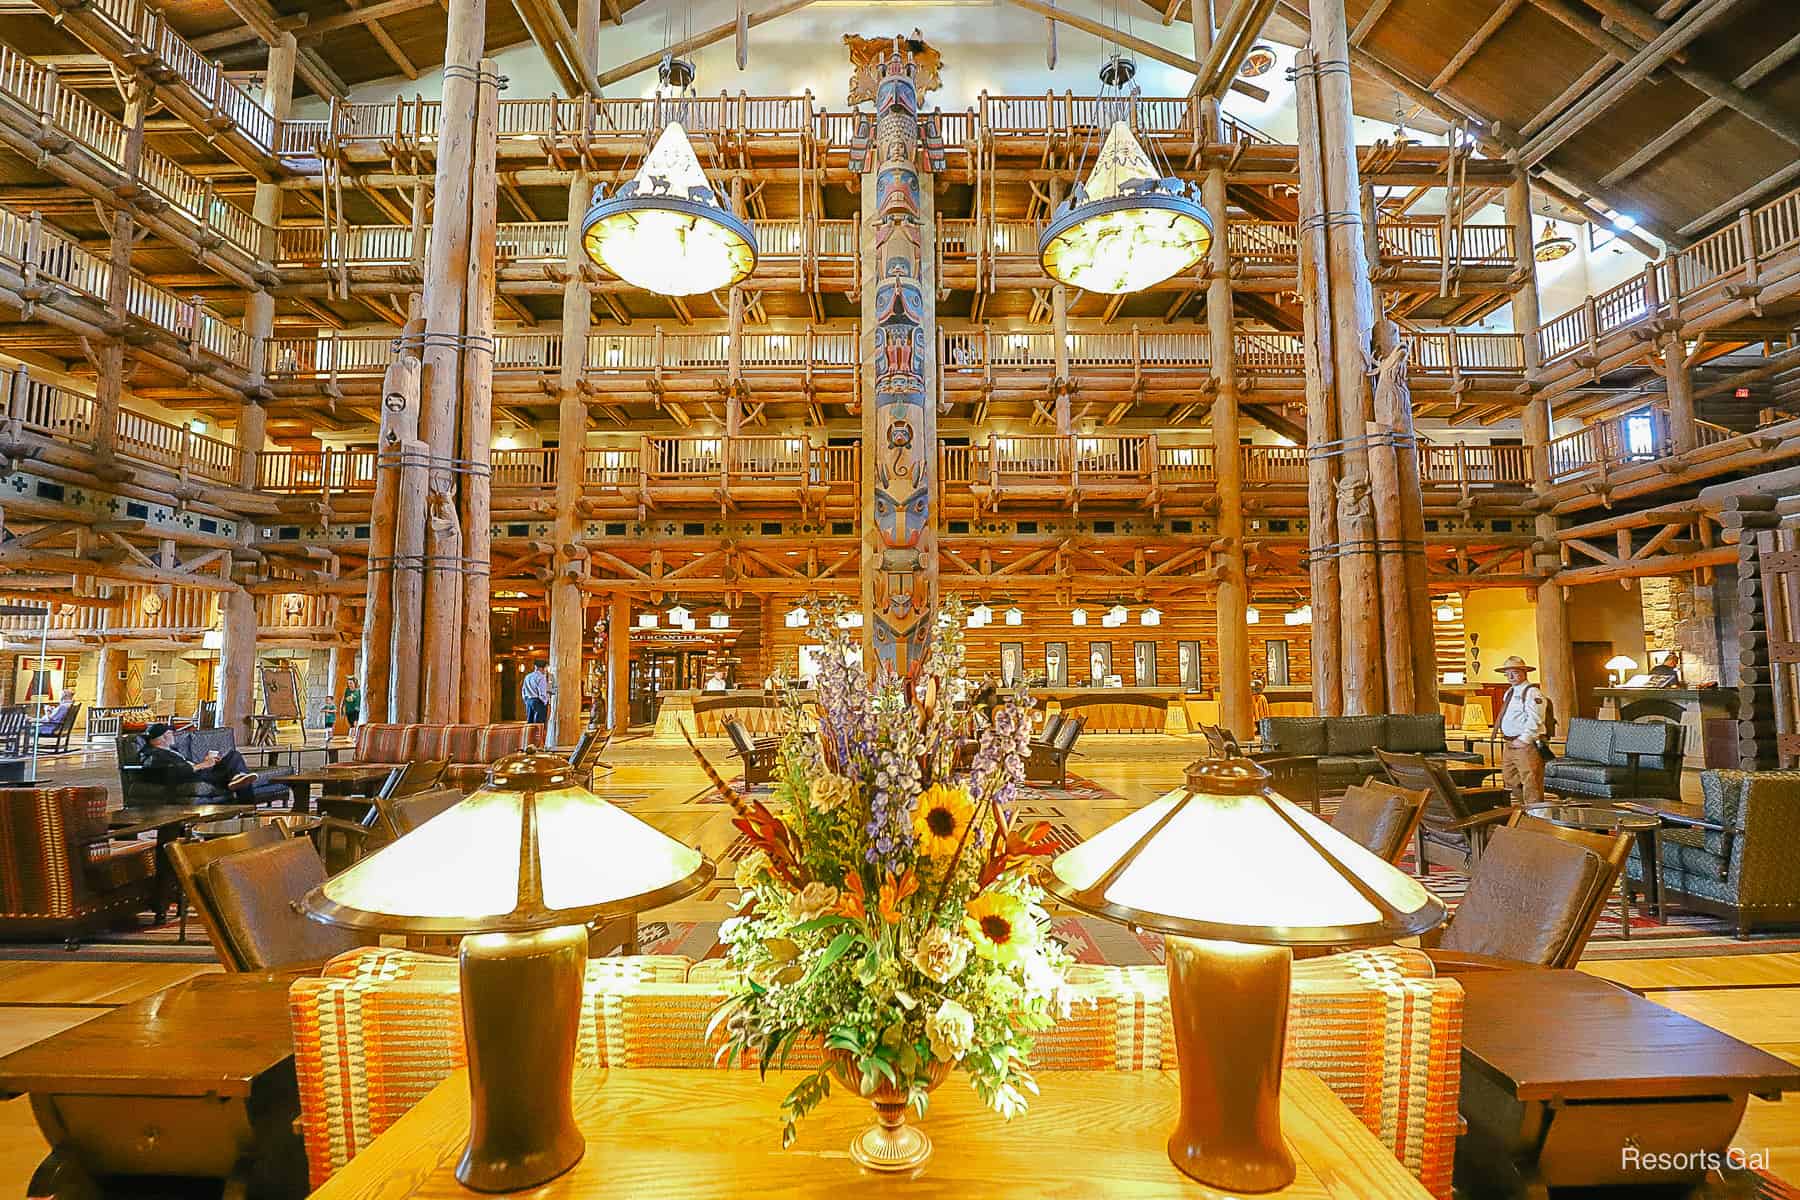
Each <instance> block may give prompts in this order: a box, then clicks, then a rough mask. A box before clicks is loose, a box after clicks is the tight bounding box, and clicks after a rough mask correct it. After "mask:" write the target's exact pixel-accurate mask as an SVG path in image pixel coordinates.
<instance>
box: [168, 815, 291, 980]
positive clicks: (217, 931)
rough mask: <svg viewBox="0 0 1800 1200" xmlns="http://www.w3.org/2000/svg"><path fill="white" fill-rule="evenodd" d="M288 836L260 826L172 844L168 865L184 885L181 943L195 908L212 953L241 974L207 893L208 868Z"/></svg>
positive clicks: (226, 966) (270, 827)
mask: <svg viewBox="0 0 1800 1200" xmlns="http://www.w3.org/2000/svg"><path fill="white" fill-rule="evenodd" d="M287 836H288V835H287V832H286V831H285V830H283V829H282V828H281V827H280V826H278V825H273V824H270V825H259V826H257V827H256V828H254V829H248V830H245V831H244V832H243V833H234V834H231V835H230V836H229V837H221V838H211V839H209V840H207V841H204V842H202V841H197V840H191V839H183V840H181V841H176V842H170V843H169V844H168V846H167V848H166V849H165V850H164V853H166V854H167V855H168V856H169V865H170V866H171V867H173V868H174V870H175V879H176V881H177V882H179V883H180V884H181V895H182V904H181V932H180V937H181V938H182V940H186V938H187V920H188V909H190V908H192V909H193V910H194V913H195V915H196V916H198V917H199V918H200V928H202V929H204V930H206V936H207V939H208V940H209V941H211V942H212V945H213V952H214V953H215V954H217V955H218V956H219V961H220V962H222V963H224V964H225V969H226V970H227V971H242V970H244V965H243V963H242V962H240V961H239V960H238V957H237V955H236V954H235V953H234V952H233V950H232V948H231V943H230V942H229V941H228V940H227V939H226V936H225V931H224V929H223V928H222V927H221V926H220V924H219V914H218V910H217V909H216V908H215V907H214V906H213V899H212V895H211V893H209V892H208V891H207V890H206V879H205V874H206V868H207V867H209V866H211V865H212V863H213V862H214V861H215V860H217V859H221V858H224V857H225V856H226V855H227V854H241V853H243V852H244V851H245V850H255V849H256V848H258V847H259V846H273V845H274V844H275V843H277V842H280V841H285V840H286V839H287Z"/></svg>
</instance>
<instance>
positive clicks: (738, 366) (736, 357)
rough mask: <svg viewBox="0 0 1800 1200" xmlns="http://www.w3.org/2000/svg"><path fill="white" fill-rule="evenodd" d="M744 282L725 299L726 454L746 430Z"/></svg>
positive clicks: (736, 204) (738, 198) (735, 181)
mask: <svg viewBox="0 0 1800 1200" xmlns="http://www.w3.org/2000/svg"><path fill="white" fill-rule="evenodd" d="M731 211H732V213H733V214H735V215H736V216H738V217H740V218H741V217H742V216H743V215H744V177H743V176H742V175H733V176H732V177H731ZM744 301H745V296H744V285H743V284H741V283H739V284H733V285H732V287H731V289H730V293H729V295H728V297H727V300H726V327H725V438H726V447H725V454H726V456H727V458H729V456H730V454H731V446H730V442H731V440H732V439H734V438H737V437H739V436H741V435H742V434H743V432H744Z"/></svg>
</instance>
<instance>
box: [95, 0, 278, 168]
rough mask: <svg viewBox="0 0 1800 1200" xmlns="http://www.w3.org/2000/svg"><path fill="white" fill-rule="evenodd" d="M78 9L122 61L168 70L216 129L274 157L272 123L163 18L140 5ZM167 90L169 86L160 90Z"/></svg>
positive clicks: (98, 3)
mask: <svg viewBox="0 0 1800 1200" xmlns="http://www.w3.org/2000/svg"><path fill="white" fill-rule="evenodd" d="M72 7H78V8H79V9H81V10H83V11H85V12H87V13H88V14H89V15H91V16H93V17H96V18H98V19H99V23H100V24H101V25H102V26H104V27H105V28H106V29H107V31H108V33H109V34H110V36H111V38H112V40H113V41H114V42H115V44H116V45H117V47H118V48H119V49H120V50H121V52H122V54H123V56H124V57H126V58H129V59H132V60H138V59H144V58H146V57H148V58H149V59H151V60H152V61H156V62H160V64H161V65H162V66H164V67H166V68H167V69H168V72H169V73H170V74H171V75H173V76H174V79H175V80H178V81H179V83H180V84H181V85H184V86H185V87H186V89H187V90H188V92H189V93H190V94H191V95H192V96H193V98H194V99H195V101H197V102H198V104H199V105H200V106H203V107H204V108H206V109H207V110H208V111H209V112H210V113H212V114H213V117H214V119H215V121H216V122H217V123H218V124H220V125H226V124H229V125H234V126H236V127H237V128H238V129H239V130H241V131H242V132H243V134H244V137H245V138H246V139H247V140H248V141H250V142H251V143H252V144H253V145H255V146H256V147H257V149H259V150H261V151H262V152H263V153H265V154H269V153H273V152H274V150H275V148H276V146H277V143H278V140H279V138H278V134H277V130H276V125H275V119H274V118H273V117H272V116H270V115H269V111H268V110H267V109H266V108H264V107H263V106H262V104H261V103H260V102H259V101H257V100H256V99H254V98H252V97H251V95H250V94H249V93H248V92H246V91H244V90H243V89H242V88H240V87H239V86H238V85H237V84H236V83H233V82H232V81H231V79H230V78H229V77H228V76H227V75H226V74H225V71H224V69H223V68H222V67H220V66H219V64H218V63H216V62H212V61H210V60H208V59H207V58H206V57H205V56H204V55H202V54H201V53H200V52H199V51H198V50H196V49H194V47H193V46H192V45H190V44H189V43H188V41H187V40H186V39H185V38H183V37H182V36H181V35H180V34H178V33H176V32H175V31H174V30H173V29H171V28H169V24H168V21H167V20H166V19H164V17H163V16H162V14H161V13H160V12H158V11H157V10H156V9H154V8H152V7H151V6H150V5H148V4H146V3H144V2H143V0H87V2H86V3H83V4H81V5H79V6H72ZM159 86H161V87H163V88H167V87H169V86H171V82H170V81H163V82H161V83H160V84H159Z"/></svg>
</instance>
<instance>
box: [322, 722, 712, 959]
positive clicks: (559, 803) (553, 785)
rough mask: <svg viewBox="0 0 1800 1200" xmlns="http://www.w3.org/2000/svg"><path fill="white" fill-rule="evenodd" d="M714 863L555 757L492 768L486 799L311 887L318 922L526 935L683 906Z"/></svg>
mask: <svg viewBox="0 0 1800 1200" xmlns="http://www.w3.org/2000/svg"><path fill="white" fill-rule="evenodd" d="M712 877H713V865H712V864H711V863H710V862H708V861H707V860H706V858H705V856H703V855H702V854H701V853H700V852H699V851H698V850H695V849H694V848H692V847H691V846H685V845H683V844H682V843H680V842H678V841H676V840H674V839H673V838H671V837H669V836H667V835H666V834H664V833H662V832H660V831H659V830H656V829H654V828H652V827H651V826H649V825H647V824H645V823H644V822H643V821H640V820H639V819H638V818H636V817H634V816H632V815H631V814H630V813H627V812H625V811H623V810H622V809H619V808H616V807H614V806H613V805H611V804H608V803H607V802H606V801H605V800H602V799H601V798H600V797H598V796H596V795H594V794H593V793H592V792H590V791H588V790H587V789H586V788H584V787H582V786H581V785H580V784H579V783H577V782H575V776H574V774H573V772H572V771H571V769H570V767H569V764H568V762H567V761H566V760H565V759H563V758H561V757H560V756H558V755H554V754H548V753H545V752H543V751H538V750H527V751H525V752H524V753H522V754H514V755H510V756H508V757H506V758H503V759H501V760H500V761H499V762H497V763H495V764H494V766H493V768H492V769H491V770H490V771H489V773H488V781H487V783H486V784H485V785H483V787H482V788H481V790H480V791H477V792H476V793H475V794H474V795H472V796H470V797H469V798H468V799H466V800H464V801H463V802H462V803H461V804H458V805H456V806H455V807H454V808H451V809H448V810H446V811H445V812H443V813H441V814H440V815H438V816H436V817H433V818H432V819H431V820H430V821H427V822H426V823H425V824H423V825H421V826H419V828H417V829H416V830H414V831H413V832H412V833H409V834H407V835H406V836H405V837H402V838H400V839H399V840H397V841H395V842H393V843H391V844H390V845H388V846H385V847H383V848H382V849H380V850H378V851H376V852H375V853H374V854H372V855H370V856H369V857H368V858H365V859H363V860H362V861H361V862H359V863H357V864H356V865H355V866H353V867H351V868H350V869H349V870H347V871H344V872H343V873H342V874H339V875H335V876H333V877H332V878H331V879H328V880H326V881H325V883H323V884H321V885H320V886H319V887H317V888H314V889H313V890H312V891H311V892H310V893H308V894H307V897H306V899H305V901H304V907H305V909H306V911H307V913H308V915H310V916H311V917H312V918H313V919H314V920H318V921H324V922H326V923H327V924H332V925H345V926H349V927H350V928H353V929H369V930H379V931H383V932H405V933H435V934H469V933H499V932H526V931H530V930H537V929H550V928H553V927H556V926H559V925H576V924H581V923H584V922H588V921H594V920H602V919H606V918H610V917H615V916H622V915H624V914H626V913H634V912H641V911H642V910H644V909H647V908H655V907H657V906H658V905H661V904H667V903H669V902H670V901H673V900H677V899H680V898H681V897H682V896H685V895H687V894H689V893H690V892H693V891H695V890H696V889H698V888H700V887H703V886H704V885H705V884H706V883H707V882H708V881H709V880H711V879H712Z"/></svg>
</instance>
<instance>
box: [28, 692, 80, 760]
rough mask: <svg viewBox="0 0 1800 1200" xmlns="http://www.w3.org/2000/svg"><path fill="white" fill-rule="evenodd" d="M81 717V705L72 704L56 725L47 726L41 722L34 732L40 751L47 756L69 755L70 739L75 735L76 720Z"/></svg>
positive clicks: (64, 710) (57, 720)
mask: <svg viewBox="0 0 1800 1200" xmlns="http://www.w3.org/2000/svg"><path fill="white" fill-rule="evenodd" d="M80 715H81V705H79V704H71V705H69V707H68V708H65V709H63V713H62V716H60V717H58V718H57V719H56V722H55V724H52V725H48V726H46V725H45V724H43V723H41V722H40V723H39V724H38V725H37V727H36V729H35V730H34V733H35V734H36V737H37V747H38V749H39V750H40V751H42V752H44V753H46V754H66V753H68V750H69V739H70V738H71V737H72V736H73V735H74V733H75V720H76V718H77V717H79V716H80Z"/></svg>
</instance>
